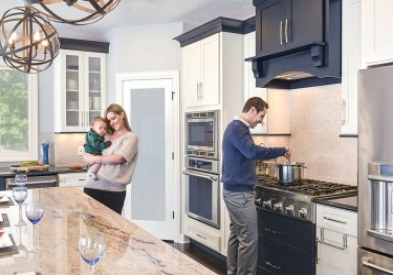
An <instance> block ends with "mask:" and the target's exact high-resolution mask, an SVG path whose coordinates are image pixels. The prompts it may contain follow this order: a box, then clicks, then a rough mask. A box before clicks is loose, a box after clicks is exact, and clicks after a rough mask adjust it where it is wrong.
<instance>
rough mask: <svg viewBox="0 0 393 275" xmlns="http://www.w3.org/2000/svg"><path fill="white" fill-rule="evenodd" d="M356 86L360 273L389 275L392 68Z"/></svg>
mask: <svg viewBox="0 0 393 275" xmlns="http://www.w3.org/2000/svg"><path fill="white" fill-rule="evenodd" d="M358 84H359V86H358V87H359V90H358V92H359V94H358V103H359V104H358V120H359V122H358V123H359V124H358V130H359V138H358V184H359V186H358V187H359V188H358V192H359V200H358V202H359V203H358V244H359V248H358V270H359V274H360V275H366V274H367V275H371V274H393V66H385V67H379V68H370V69H365V70H360V71H359V83H358Z"/></svg>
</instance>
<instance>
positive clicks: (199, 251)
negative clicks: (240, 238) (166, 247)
mask: <svg viewBox="0 0 393 275" xmlns="http://www.w3.org/2000/svg"><path fill="white" fill-rule="evenodd" d="M168 244H170V245H172V246H173V247H174V248H176V249H177V250H179V251H181V252H182V253H184V254H186V255H188V256H189V257H191V258H192V259H194V260H195V261H197V262H198V263H200V264H203V265H204V266H206V267H207V268H209V269H210V270H212V271H213V272H215V273H217V274H220V275H225V274H226V259H225V257H224V256H223V255H221V254H219V253H217V252H215V251H213V250H210V249H209V248H207V247H205V246H203V245H201V244H199V243H197V242H195V241H191V242H190V243H186V244H181V243H173V242H168Z"/></svg>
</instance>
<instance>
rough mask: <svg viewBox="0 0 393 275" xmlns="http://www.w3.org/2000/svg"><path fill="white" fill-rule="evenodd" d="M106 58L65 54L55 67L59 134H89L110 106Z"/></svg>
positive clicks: (94, 54) (104, 56) (55, 124)
mask: <svg viewBox="0 0 393 275" xmlns="http://www.w3.org/2000/svg"><path fill="white" fill-rule="evenodd" d="M106 56H107V55H106V54H105V53H93V52H84V51H71V50H61V52H60V54H59V56H58V57H57V58H56V60H55V64H54V72H55V73H54V105H55V112H54V116H55V117H54V122H55V123H54V129H55V132H85V131H88V130H89V126H90V121H91V119H92V118H93V117H94V116H101V115H102V108H105V106H106V89H107V88H106V87H107V69H106Z"/></svg>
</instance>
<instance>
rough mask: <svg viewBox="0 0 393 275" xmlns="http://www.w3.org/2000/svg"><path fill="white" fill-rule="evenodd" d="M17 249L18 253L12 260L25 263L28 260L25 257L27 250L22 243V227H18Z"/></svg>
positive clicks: (26, 256)
mask: <svg viewBox="0 0 393 275" xmlns="http://www.w3.org/2000/svg"><path fill="white" fill-rule="evenodd" d="M17 247H18V251H19V253H18V254H15V255H14V260H15V261H18V262H23V261H26V260H27V258H28V255H27V248H26V246H25V245H23V243H22V227H19V244H18V246H17Z"/></svg>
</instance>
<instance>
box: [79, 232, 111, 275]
mask: <svg viewBox="0 0 393 275" xmlns="http://www.w3.org/2000/svg"><path fill="white" fill-rule="evenodd" d="M78 248H79V252H80V254H81V256H82V259H83V260H84V261H85V262H86V263H87V264H88V265H89V267H90V274H91V275H93V274H94V268H95V265H96V264H97V263H98V262H99V261H100V260H101V258H102V257H103V256H104V252H105V234H104V233H102V232H89V233H82V234H81V235H80V236H79V245H78Z"/></svg>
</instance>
